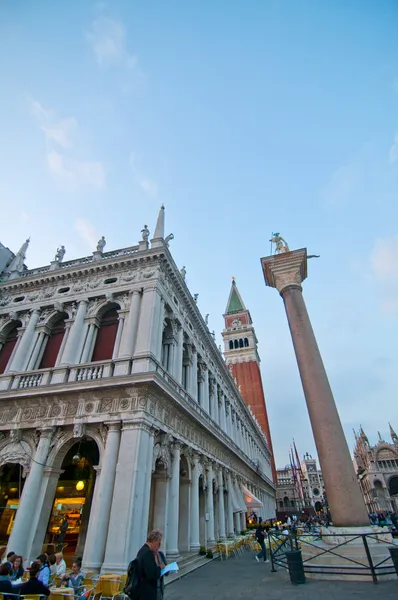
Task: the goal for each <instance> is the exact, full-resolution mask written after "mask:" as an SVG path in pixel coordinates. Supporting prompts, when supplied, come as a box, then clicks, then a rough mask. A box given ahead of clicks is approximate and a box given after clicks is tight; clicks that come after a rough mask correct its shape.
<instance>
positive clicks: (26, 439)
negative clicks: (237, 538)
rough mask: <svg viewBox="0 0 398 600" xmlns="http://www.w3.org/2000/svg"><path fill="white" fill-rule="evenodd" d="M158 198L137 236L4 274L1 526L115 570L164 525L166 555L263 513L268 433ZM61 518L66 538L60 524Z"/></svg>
mask: <svg viewBox="0 0 398 600" xmlns="http://www.w3.org/2000/svg"><path fill="white" fill-rule="evenodd" d="M170 239H172V235H170V236H167V237H165V235H164V208H163V207H162V209H161V210H160V213H159V217H158V221H157V225H156V229H155V234H154V236H153V238H152V239H151V240H149V231H148V228H147V227H146V226H145V227H144V229H143V230H142V239H141V241H140V242H139V244H138V245H136V246H132V247H129V248H124V249H121V250H115V251H112V252H105V251H104V246H105V239H104V238H102V239H101V240H100V241H99V242H98V246H97V249H96V250H95V251H94V252H93V254H92V255H90V256H88V257H84V258H81V259H77V260H71V261H65V262H64V260H63V259H64V255H65V248H63V247H61V248H60V249H58V250H57V254H56V256H55V259H54V260H53V261H52V262H51V264H50V265H48V266H45V267H42V268H39V269H27V267H26V265H25V263H24V261H25V253H26V250H27V246H28V243H29V242H28V241H27V242H26V243H25V244H24V245H23V246H22V248H21V250H20V251H19V252H18V253H17V254H16V255H15V256H14V255H13V254H12V253H11V254H9V255H7V256H6V259H5V260H4V261H3V262H4V265H3V272H2V274H1V278H0V280H1V282H0V399H1V403H0V484H1V489H0V496H1V497H0V503H1V504H2V506H3V509H2V512H1V514H0V537H2V539H7V541H8V549H10V548H11V549H12V550H13V551H15V552H17V553H18V554H21V555H23V556H24V557H27V558H29V559H32V558H35V557H36V556H37V555H38V554H39V553H40V552H41V549H42V545H43V543H54V544H55V547H57V544H58V545H59V544H61V545H62V544H63V543H64V542H67V543H68V544H69V548H71V547H73V548H74V553H75V554H76V555H82V556H83V566H84V568H85V569H86V570H90V571H92V570H96V571H102V572H122V571H124V570H125V569H126V567H127V565H128V563H129V561H130V560H131V559H132V558H133V557H134V556H135V554H136V552H137V550H138V548H139V547H140V546H141V545H142V543H143V542H144V541H145V538H146V534H147V531H148V529H161V530H162V532H163V534H164V547H165V548H166V552H167V555H168V556H169V557H170V558H175V557H177V556H179V555H181V553H185V552H197V551H198V549H199V547H200V546H212V545H214V543H215V542H216V541H217V540H223V539H225V538H226V537H230V536H233V535H235V534H236V533H240V531H241V530H242V529H244V528H245V526H246V512H247V510H249V507H251V506H253V503H254V504H256V505H257V506H259V507H260V508H261V511H260V512H261V514H262V516H263V518H270V517H273V516H274V515H275V486H274V483H273V480H272V470H271V451H270V446H269V442H268V441H267V439H266V436H265V435H264V432H263V430H262V429H261V427H260V426H259V423H258V421H257V419H256V418H255V416H254V415H253V412H252V411H251V410H250V409H249V408H248V406H247V405H246V403H245V402H244V401H243V399H242V396H241V394H240V392H239V389H238V387H237V385H236V384H235V381H234V379H233V377H232V375H231V373H230V371H229V369H228V367H227V365H226V363H225V360H224V357H223V355H222V353H221V352H220V350H219V349H218V348H217V346H216V344H215V341H214V338H213V335H212V334H211V333H210V331H209V330H208V327H207V324H206V322H205V320H204V319H203V318H202V315H201V314H200V312H199V310H198V307H197V304H196V302H195V298H193V297H192V295H191V293H190V291H189V289H188V287H187V285H186V283H185V269H182V270H181V271H180V270H179V269H178V268H177V267H176V265H175V263H174V261H173V258H172V256H171V253H170V250H169V247H168V243H169V241H170ZM65 519H67V520H68V531H67V533H66V536H65V538H64V539H62V537H63V536H62V534H60V524H61V522H62V521H64V520H65Z"/></svg>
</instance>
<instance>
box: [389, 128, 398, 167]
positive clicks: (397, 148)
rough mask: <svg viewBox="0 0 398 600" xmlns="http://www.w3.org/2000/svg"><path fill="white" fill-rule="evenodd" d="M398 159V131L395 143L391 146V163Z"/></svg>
mask: <svg viewBox="0 0 398 600" xmlns="http://www.w3.org/2000/svg"><path fill="white" fill-rule="evenodd" d="M397 161H398V131H397V133H396V134H395V138H394V141H393V144H392V146H391V148H390V163H391V164H392V163H395V162H397Z"/></svg>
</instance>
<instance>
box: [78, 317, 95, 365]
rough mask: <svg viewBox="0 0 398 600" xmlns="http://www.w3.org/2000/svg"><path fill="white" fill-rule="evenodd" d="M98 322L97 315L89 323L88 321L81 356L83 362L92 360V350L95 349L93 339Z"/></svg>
mask: <svg viewBox="0 0 398 600" xmlns="http://www.w3.org/2000/svg"><path fill="white" fill-rule="evenodd" d="M96 322H97V319H96V317H92V318H91V319H90V320H89V322H88V323H87V321H86V326H87V330H86V336H85V340H84V345H83V351H82V357H81V362H82V363H83V364H84V363H87V362H90V359H91V355H92V350H93V346H94V344H93V340H94V336H95V334H96V330H97V324H96Z"/></svg>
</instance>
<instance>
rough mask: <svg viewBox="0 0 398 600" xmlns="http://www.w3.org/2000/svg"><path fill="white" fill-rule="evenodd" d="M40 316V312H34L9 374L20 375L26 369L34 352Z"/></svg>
mask: <svg viewBox="0 0 398 600" xmlns="http://www.w3.org/2000/svg"><path fill="white" fill-rule="evenodd" d="M39 315H40V311H39V310H32V313H31V315H30V319H29V323H28V325H27V327H26V329H25V331H24V334H23V336H22V338H21V341H20V342H19V344H18V348H17V350H16V352H15V354H14V358H13V359H12V362H11V366H10V367H9V369H8V372H15V373H18V372H20V371H24V369H25V368H26V365H27V362H28V360H29V356H30V352H31V351H32V344H33V338H34V334H35V330H36V325H37V322H38V320H39Z"/></svg>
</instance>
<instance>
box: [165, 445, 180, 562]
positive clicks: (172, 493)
mask: <svg viewBox="0 0 398 600" xmlns="http://www.w3.org/2000/svg"><path fill="white" fill-rule="evenodd" d="M171 456H172V462H171V478H170V484H169V507H168V508H169V510H168V519H167V557H168V558H169V557H170V560H171V559H173V560H174V559H176V558H178V556H179V554H180V553H179V551H178V515H179V509H180V458H181V444H180V442H179V441H178V440H175V442H174V444H173V448H172V452H171Z"/></svg>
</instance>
